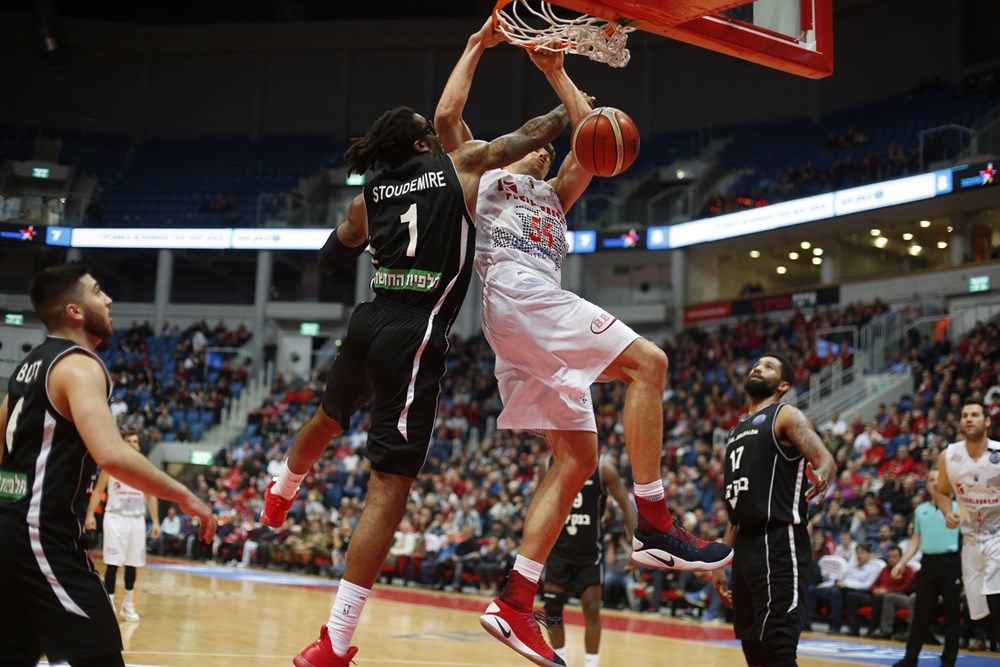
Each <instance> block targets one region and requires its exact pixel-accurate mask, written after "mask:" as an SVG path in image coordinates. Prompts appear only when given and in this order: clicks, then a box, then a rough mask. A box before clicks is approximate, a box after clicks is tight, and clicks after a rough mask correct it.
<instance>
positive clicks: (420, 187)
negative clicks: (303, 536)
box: [261, 105, 567, 667]
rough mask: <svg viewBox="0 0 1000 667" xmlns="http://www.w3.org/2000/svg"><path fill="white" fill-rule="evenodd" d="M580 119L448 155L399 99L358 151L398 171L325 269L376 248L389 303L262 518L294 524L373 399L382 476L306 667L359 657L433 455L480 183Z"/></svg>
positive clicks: (333, 245) (354, 349) (371, 453)
mask: <svg viewBox="0 0 1000 667" xmlns="http://www.w3.org/2000/svg"><path fill="white" fill-rule="evenodd" d="M566 123H567V114H566V110H565V108H564V107H562V106H561V105H560V106H559V107H557V108H556V109H555V110H553V111H552V112H550V113H548V114H546V115H544V116H540V117H538V118H535V119H533V120H530V121H528V122H527V123H525V124H524V126H522V127H521V128H520V129H518V130H517V131H515V132H513V133H511V134H507V135H505V136H503V137H500V138H499V139H496V140H494V141H492V142H489V143H487V142H485V141H478V142H468V143H466V144H463V145H462V146H460V147H458V148H456V149H455V150H453V151H451V152H450V153H445V152H444V151H443V149H442V146H441V142H440V140H439V139H438V138H437V135H436V133H435V131H434V126H433V124H432V123H431V122H430V121H429V120H427V119H426V118H424V117H423V116H421V115H420V114H418V113H416V112H415V111H414V110H413V109H411V108H409V107H397V108H395V109H391V110H389V111H386V112H385V113H384V114H382V116H381V117H380V118H379V119H378V120H377V121H375V123H374V124H373V125H372V126H371V129H369V130H368V133H367V134H366V135H365V136H364V137H361V138H360V139H356V140H354V142H353V143H352V144H351V146H350V147H349V148H348V149H347V153H346V155H345V157H346V158H347V162H348V167H349V170H350V171H351V172H354V173H357V174H363V173H365V172H366V171H368V169H370V168H372V167H373V165H374V164H375V163H376V162H379V163H383V164H384V165H385V166H386V168H385V169H384V170H383V171H382V172H380V173H379V174H378V175H376V176H375V178H373V179H372V180H371V181H370V182H369V183H368V184H366V185H365V189H364V194H363V195H358V196H357V197H355V198H354V200H353V201H352V202H351V204H350V207H349V209H348V213H347V220H346V221H344V222H343V223H342V224H341V225H340V226H339V227H337V229H336V230H334V232H333V233H332V234H330V238H329V240H328V241H327V243H326V245H325V246H324V248H323V249H322V250H321V251H320V264H321V266H322V267H323V268H324V269H325V270H328V271H333V270H336V269H338V268H340V267H342V266H344V265H346V264H347V263H349V262H351V261H353V260H354V259H355V258H356V257H358V256H359V255H360V254H361V253H362V252H363V251H364V249H365V248H366V247H370V249H371V253H372V263H373V264H374V265H375V267H376V269H377V271H376V274H375V278H374V280H373V281H372V289H373V290H374V291H375V299H374V300H372V301H370V302H366V303H362V304H359V305H358V306H357V307H356V308H355V309H354V312H353V313H352V315H351V320H350V323H349V325H348V331H347V336H346V337H345V339H344V343H343V345H342V346H341V348H340V354H339V355H338V356H337V359H336V361H335V362H334V364H333V368H332V369H331V371H330V375H329V377H328V378H327V383H326V391H325V393H324V396H323V401H322V405H321V407H320V408H319V409H318V410H317V411H316V413H315V414H314V415H313V417H312V419H310V421H309V422H308V423H306V425H305V426H304V427H303V428H302V429H301V430H300V431H299V432H298V434H297V435H296V436H295V441H294V443H293V444H292V446H291V449H290V450H289V453H288V459H287V461H286V462H285V464H284V465H283V466H282V471H281V473H280V474H279V476H278V477H277V478H276V479H275V481H274V482H272V484H271V485H270V486H269V487H268V490H267V492H266V494H265V504H264V510H263V511H262V513H261V522H262V523H264V524H266V525H269V526H272V527H276V526H280V525H281V524H282V523H283V522H284V520H285V516H286V514H287V512H288V508H289V507H290V506H291V503H292V501H293V500H294V498H295V496H296V494H297V493H298V487H299V485H300V483H301V481H302V479H303V477H304V476H305V474H306V472H308V471H309V470H310V469H311V468H312V465H313V463H315V462H316V461H317V460H318V459H319V458H320V456H321V455H322V454H323V451H324V450H325V449H326V447H327V445H329V443H330V440H331V439H332V438H334V437H336V436H337V435H339V434H341V433H343V431H344V427H346V426H347V425H348V423H349V420H350V418H351V415H352V414H354V412H355V411H356V410H357V409H358V408H359V407H361V405H363V404H364V403H366V402H368V401H371V409H372V426H371V429H370V430H369V432H368V444H367V449H366V453H365V454H366V456H367V457H368V459H369V460H370V461H371V464H372V476H371V481H370V482H369V486H368V501H367V503H366V504H365V508H364V511H363V512H362V514H361V518H360V520H359V521H358V525H357V527H356V528H355V530H354V535H353V536H352V537H351V544H350V548H349V549H348V552H347V566H346V568H345V570H344V576H343V578H342V579H341V582H340V587H339V589H338V592H337V597H336V600H335V601H334V604H333V608H332V610H331V613H330V622H329V623H328V624H327V625H325V626H323V628H322V630H321V634H320V637H319V639H317V640H316V641H315V642H314V643H313V644H312V645H311V646H309V647H308V648H306V649H305V651H303V652H302V654H301V655H299V656H297V657H296V658H295V660H294V662H295V664H296V665H300V666H313V667H320V666H324V667H325V666H326V665H347V664H349V663H350V661H351V658H353V656H354V654H355V653H356V651H357V649H356V648H355V647H351V646H350V641H351V638H352V637H353V635H354V630H355V628H356V627H357V624H358V620H359V616H360V614H361V611H362V608H363V606H364V602H365V600H366V599H367V597H368V595H369V593H370V590H371V587H372V586H373V585H374V583H375V580H376V578H377V577H378V574H379V570H380V569H381V567H382V563H383V562H384V561H385V557H386V555H387V554H388V552H389V547H390V546H391V544H392V540H393V534H394V532H395V530H396V526H397V525H398V524H399V521H400V519H401V518H402V516H403V512H404V510H405V508H406V501H407V498H408V496H409V492H410V486H411V485H412V483H413V479H414V478H415V477H416V475H417V473H418V472H419V471H420V468H421V467H422V466H423V463H424V459H425V458H426V456H427V447H428V445H429V442H430V436H431V432H432V429H433V427H434V420H435V416H436V413H437V401H438V394H439V390H440V388H439V385H440V382H441V378H442V376H443V375H444V372H445V353H446V351H447V349H448V330H449V328H450V327H451V323H452V321H453V320H454V318H455V315H456V314H457V313H458V309H459V308H460V307H461V304H462V301H463V300H464V298H465V293H466V291H467V289H468V286H469V280H470V278H471V275H472V260H473V255H474V242H475V228H474V223H473V218H472V214H471V213H470V211H475V210H476V200H477V198H478V195H479V179H480V177H481V176H482V174H483V173H484V172H485V171H487V170H489V169H494V168H496V167H498V166H500V165H504V164H508V163H510V162H511V161H513V160H517V159H520V158H521V157H523V156H524V155H527V154H528V153H530V152H531V151H533V150H537V149H538V148H540V147H542V146H544V145H546V144H547V143H548V142H550V141H551V140H552V139H553V138H555V136H556V135H557V134H558V133H559V132H561V131H562V130H563V129H564V128H565V127H566Z"/></svg>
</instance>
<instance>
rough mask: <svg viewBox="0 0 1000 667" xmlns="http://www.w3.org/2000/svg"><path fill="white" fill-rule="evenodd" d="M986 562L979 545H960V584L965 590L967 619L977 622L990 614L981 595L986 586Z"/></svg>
mask: <svg viewBox="0 0 1000 667" xmlns="http://www.w3.org/2000/svg"><path fill="white" fill-rule="evenodd" d="M985 577H986V562H985V559H984V554H983V551H982V549H981V548H980V545H979V544H978V543H976V542H972V541H965V542H964V543H963V544H962V584H963V586H964V588H965V603H966V607H967V608H968V611H969V618H971V619H972V620H973V621H978V620H980V619H982V618H986V617H987V616H989V614H990V608H989V605H988V603H987V600H986V595H985V594H984V593H983V590H984V587H985V584H986V579H985Z"/></svg>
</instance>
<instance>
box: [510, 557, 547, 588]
mask: <svg viewBox="0 0 1000 667" xmlns="http://www.w3.org/2000/svg"><path fill="white" fill-rule="evenodd" d="M543 567H544V565H543V564H542V563H539V562H538V561H534V560H531V559H530V558H525V557H524V556H522V555H521V554H518V555H517V558H515V559H514V571H515V572H520V573H521V576H523V577H524V578H525V579H527V580H528V581H530V582H531V583H533V584H537V583H538V580H539V579H541V578H542V568H543Z"/></svg>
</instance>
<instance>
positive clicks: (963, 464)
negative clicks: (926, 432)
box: [945, 440, 1000, 535]
mask: <svg viewBox="0 0 1000 667" xmlns="http://www.w3.org/2000/svg"><path fill="white" fill-rule="evenodd" d="M945 462H946V465H947V466H948V480H949V481H950V482H951V486H952V488H953V489H955V496H956V498H957V499H958V512H959V514H960V515H961V517H962V525H961V530H962V533H963V534H976V533H980V534H984V535H993V534H996V533H1000V442H997V441H996V440H989V441H988V442H987V445H986V451H985V452H984V453H983V455H982V456H980V457H979V458H978V459H976V460H973V459H972V458H971V457H970V456H969V452H968V450H966V448H965V441H964V440H960V441H959V442H955V443H952V444H950V445H948V449H947V450H946V453H945Z"/></svg>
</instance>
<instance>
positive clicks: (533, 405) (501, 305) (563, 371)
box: [483, 262, 639, 433]
mask: <svg viewBox="0 0 1000 667" xmlns="http://www.w3.org/2000/svg"><path fill="white" fill-rule="evenodd" d="M483 333H484V334H485V336H486V340H487V341H489V343H490V346H491V347H492V348H493V352H494V353H495V354H496V377H497V383H498V385H499V388H500V398H501V399H502V400H503V411H502V412H501V413H500V417H499V418H498V419H497V426H498V427H499V428H502V429H520V430H532V431H550V430H552V431H589V432H592V433H596V432H597V422H596V420H595V419H594V408H593V405H592V404H591V400H590V385H592V384H593V383H594V382H598V381H607V380H609V379H610V378H608V377H606V376H604V377H603V378H602V375H603V373H604V371H605V369H607V367H608V366H610V365H611V362H613V361H614V360H615V359H616V358H617V357H618V355H620V354H621V353H622V352H623V351H624V350H625V348H627V347H628V346H629V345H631V344H632V342H633V341H635V340H636V339H637V338H639V334H637V333H636V332H635V331H633V330H632V329H631V328H630V327H628V326H627V325H626V324H624V323H623V322H621V321H619V320H618V318H616V317H614V316H613V315H611V314H609V313H608V312H607V311H605V310H604V309H603V308H600V307H598V306H595V305H594V304H592V303H590V302H589V301H587V300H586V299H583V298H581V297H579V296H577V295H576V294H573V293H572V292H569V291H566V290H564V289H562V288H561V287H559V286H558V285H557V284H555V283H554V281H553V280H552V279H551V278H549V277H546V276H544V275H542V274H539V273H537V272H535V271H533V270H532V269H527V268H525V267H523V266H518V265H516V264H515V263H514V262H500V263H498V264H495V265H493V266H491V267H490V269H489V271H487V273H486V280H485V281H484V285H483Z"/></svg>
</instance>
